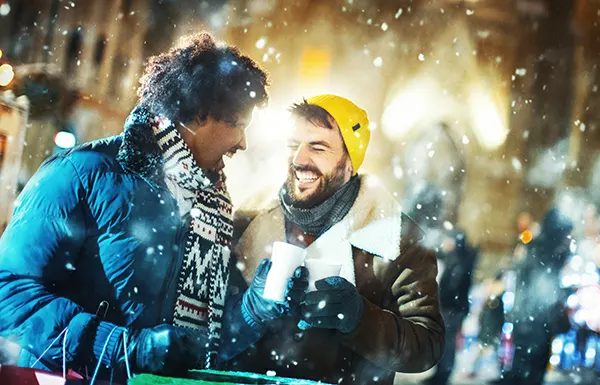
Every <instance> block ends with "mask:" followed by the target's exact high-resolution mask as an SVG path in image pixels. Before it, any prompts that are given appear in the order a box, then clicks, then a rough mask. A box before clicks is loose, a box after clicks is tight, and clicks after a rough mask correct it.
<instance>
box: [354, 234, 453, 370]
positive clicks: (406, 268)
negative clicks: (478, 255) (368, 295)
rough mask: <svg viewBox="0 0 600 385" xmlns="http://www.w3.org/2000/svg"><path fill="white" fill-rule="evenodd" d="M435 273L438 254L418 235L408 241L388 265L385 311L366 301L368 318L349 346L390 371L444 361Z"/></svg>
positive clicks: (417, 367)
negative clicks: (441, 359) (421, 242)
mask: <svg viewBox="0 0 600 385" xmlns="http://www.w3.org/2000/svg"><path fill="white" fill-rule="evenodd" d="M404 239H405V238H404V237H403V240H404ZM436 275H437V264H436V258H435V254H434V253H433V251H432V250H429V249H426V248H424V247H423V246H421V245H420V244H419V243H418V242H417V240H416V238H415V237H414V236H410V237H409V239H408V240H407V241H403V246H402V247H401V253H400V256H399V257H398V258H397V259H396V260H395V261H394V262H392V263H390V266H389V271H388V274H387V276H388V277H387V279H388V281H387V282H389V285H388V286H389V290H390V292H389V293H388V300H387V301H385V303H384V304H383V306H381V307H380V306H377V305H375V304H373V303H371V302H370V301H368V300H367V299H364V305H365V306H364V315H363V319H362V321H361V322H360V324H359V326H358V328H357V329H356V330H355V331H354V332H352V333H351V334H349V335H346V336H344V337H343V338H344V343H346V344H347V345H348V346H350V347H351V348H352V349H353V350H354V351H355V352H356V353H358V354H359V355H361V356H363V357H364V358H366V359H367V360H369V361H371V362H372V363H374V364H375V365H377V366H379V367H381V368H384V369H387V370H390V371H394V372H404V373H417V372H423V371H426V370H428V369H430V368H432V367H433V366H434V365H435V364H437V362H438V361H439V360H440V358H441V357H442V353H443V351H444V337H445V327H444V321H443V319H442V316H441V313H440V305H439V299H438V288H437V282H436V279H435V278H436Z"/></svg>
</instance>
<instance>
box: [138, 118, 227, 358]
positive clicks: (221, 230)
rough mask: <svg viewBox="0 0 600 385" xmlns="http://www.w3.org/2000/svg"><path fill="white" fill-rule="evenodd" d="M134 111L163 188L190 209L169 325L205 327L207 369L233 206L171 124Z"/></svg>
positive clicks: (213, 352)
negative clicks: (153, 143)
mask: <svg viewBox="0 0 600 385" xmlns="http://www.w3.org/2000/svg"><path fill="white" fill-rule="evenodd" d="M139 110H143V109H141V108H138V109H136V111H134V114H132V116H139V117H140V119H139V121H138V122H137V123H136V124H141V125H148V124H149V125H150V126H151V127H152V130H153V132H154V135H155V137H156V139H157V141H158V144H159V146H160V149H161V152H162V154H163V161H164V167H163V170H164V172H165V176H166V180H165V182H166V183H167V186H169V190H170V191H171V193H173V196H175V197H177V199H178V201H177V203H178V206H180V207H181V206H183V205H185V206H189V207H191V209H190V213H191V220H190V226H189V231H188V234H189V235H188V240H187V242H186V245H185V250H184V261H183V264H182V268H181V272H180V273H179V281H178V284H177V300H176V301H175V309H174V316H173V324H174V325H177V326H181V327H185V328H190V329H196V330H203V331H206V329H207V328H208V330H209V342H208V343H209V351H208V354H207V357H206V366H207V367H209V368H211V367H214V366H215V365H216V359H217V354H218V350H219V345H220V344H221V325H222V318H223V308H224V307H225V297H226V295H227V286H228V284H229V264H230V262H229V258H230V254H231V251H230V246H231V237H232V235H233V206H232V204H231V199H230V197H229V193H228V191H227V188H226V186H225V183H224V182H223V179H224V177H220V178H219V179H217V180H216V182H213V181H212V180H211V178H210V177H209V175H208V174H207V173H204V171H203V170H202V169H201V168H200V167H199V166H198V164H197V163H196V161H195V160H194V156H193V155H192V152H191V151H190V149H189V147H188V146H187V145H186V144H185V142H184V141H183V138H182V137H181V135H179V132H178V131H177V128H175V124H174V123H173V122H172V121H171V120H170V119H168V118H166V117H162V116H157V117H151V118H150V119H149V120H147V119H145V117H146V115H147V114H146V113H144V111H139ZM138 111H139V112H138ZM209 174H210V173H209ZM213 174H214V173H213ZM220 176H222V174H221V175H220Z"/></svg>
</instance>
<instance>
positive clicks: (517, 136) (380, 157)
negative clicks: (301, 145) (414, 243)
mask: <svg viewBox="0 0 600 385" xmlns="http://www.w3.org/2000/svg"><path fill="white" fill-rule="evenodd" d="M599 20H600V0H319V1H317V0H205V1H198V0H103V1H92V0H85V1H84V0H72V1H67V0H20V1H19V0H0V55H1V56H0V180H1V184H0V226H5V224H6V222H7V221H8V219H9V218H10V213H11V211H12V205H13V201H14V197H15V196H16V194H18V192H19V191H20V189H21V188H22V187H23V186H24V184H25V183H26V182H27V181H28V179H29V178H30V177H31V175H32V174H33V173H34V172H35V171H36V170H37V168H38V167H39V165H40V164H41V163H42V162H43V161H44V159H46V158H47V157H49V156H51V155H52V154H53V153H56V152H57V151H61V150H62V149H64V148H70V147H72V146H74V145H76V144H79V143H83V142H86V141H90V140H93V139H97V138H101V137H105V136H110V135H118V134H119V133H120V132H121V131H122V126H123V122H124V120H125V118H126V116H127V114H128V113H129V112H130V111H131V109H132V108H133V106H134V105H135V103H136V94H135V90H136V87H137V84H138V83H137V82H138V79H139V77H140V75H141V69H142V66H143V63H144V61H145V59H146V58H147V57H149V56H150V55H153V54H157V53H160V52H161V51H163V50H166V49H167V48H168V47H169V46H170V45H171V44H172V43H173V41H174V40H176V39H177V38H178V37H179V36H182V35H185V34H188V33H192V32H197V31H200V30H208V31H210V32H212V33H214V34H215V36H216V37H217V38H220V39H223V40H226V41H228V42H230V43H234V44H236V45H238V46H239V48H240V49H241V50H242V51H243V52H245V53H247V54H249V55H250V56H252V57H253V58H255V59H256V60H257V61H259V62H260V63H261V64H262V65H263V66H264V67H265V68H266V69H267V70H268V71H269V72H270V74H271V77H272V87H271V105H270V107H269V108H267V109H266V110H263V111H259V112H258V113H257V116H256V117H255V121H254V123H253V125H252V126H251V127H250V129H249V131H248V141H249V149H248V151H246V152H245V153H243V154H241V155H238V156H237V157H236V158H235V159H232V160H230V161H229V162H228V164H227V168H226V172H227V174H228V178H229V179H228V182H229V188H230V191H231V194H232V197H233V200H234V203H235V204H236V206H238V207H239V206H240V205H242V204H244V202H249V200H250V202H258V201H259V199H257V198H256V196H257V194H258V193H259V192H260V191H265V190H267V191H268V190H269V189H270V188H277V187H278V186H279V184H280V183H281V181H282V180H283V175H284V172H285V168H286V166H285V146H284V145H283V140H284V137H285V129H284V126H285V124H286V119H285V118H286V114H285V108H286V106H288V105H289V104H290V103H291V102H293V101H297V100H299V99H301V98H302V97H309V96H311V95H313V94H316V93H320V92H331V93H338V94H341V95H344V96H347V97H349V98H351V99H353V100H354V101H356V102H357V103H358V104H359V105H361V106H363V107H364V108H365V109H366V110H367V111H368V112H369V115H370V119H371V122H372V129H373V130H374V132H373V135H372V142H371V145H370V148H369V151H368V153H367V158H366V162H365V166H364V170H363V171H364V172H368V173H372V174H376V175H377V176H379V178H380V179H381V181H382V182H383V183H384V184H385V185H386V186H387V188H388V189H389V190H390V191H392V192H393V193H394V195H395V196H397V198H398V201H399V202H400V203H402V204H403V206H404V208H405V210H406V211H407V212H411V213H413V214H414V215H415V216H422V217H423V218H424V219H423V221H422V223H425V222H427V227H429V228H431V229H437V232H435V231H434V232H433V234H434V236H433V237H432V238H433V241H432V242H434V247H437V248H438V249H439V252H440V255H444V253H451V252H452V251H453V250H455V244H453V243H452V242H450V244H448V242H449V241H454V238H453V237H454V235H455V234H457V233H463V232H464V234H466V239H468V244H469V245H470V247H473V249H474V250H476V254H477V257H476V263H474V265H473V269H472V272H471V273H469V284H468V287H467V292H468V294H467V295H468V303H469V313H468V316H467V317H466V318H465V321H464V323H463V325H462V329H461V331H460V333H459V334H458V336H457V349H458V355H457V365H456V368H455V372H454V377H453V378H454V379H455V381H456V383H463V382H464V383H482V381H483V380H482V378H490V379H491V378H495V377H497V376H498V375H499V374H500V373H501V371H502V369H503V368H504V367H505V366H506V365H508V366H510V365H511V357H512V354H514V346H513V345H512V343H511V332H512V326H513V324H512V321H511V318H510V310H511V307H512V303H513V302H514V293H515V290H517V289H516V287H517V286H518V283H519V278H518V274H517V273H518V266H519V263H520V262H521V261H522V260H524V259H526V254H527V244H529V243H530V242H532V240H534V239H535V238H536V237H537V236H538V234H539V232H540V229H541V223H542V219H543V218H544V215H545V214H546V212H548V210H549V209H550V208H552V207H557V208H559V209H560V210H561V212H562V213H564V214H565V215H567V216H568V217H569V218H570V220H571V221H572V223H573V224H574V228H573V231H572V240H571V245H570V251H571V254H572V255H571V256H570V258H569V260H568V262H566V263H565V266H564V267H563V269H562V271H561V275H560V276H559V277H558V278H557V279H558V280H559V282H558V283H559V284H560V285H561V287H562V288H564V289H565V290H567V291H568V293H567V294H568V295H567V296H566V297H565V298H567V300H566V305H567V307H568V311H569V316H570V322H571V328H570V330H569V331H568V332H566V333H562V334H560V335H559V337H557V338H555V339H554V342H553V346H552V354H551V358H550V361H549V363H548V366H549V368H551V369H552V370H551V375H550V376H549V377H548V381H556V382H550V383H562V382H561V381H567V382H568V381H575V382H577V381H579V382H581V381H585V380H586V374H585V372H586V371H588V372H589V371H591V372H594V371H596V372H597V371H600V369H599V368H600V354H599V355H598V357H597V356H596V351H597V350H600V339H598V338H597V335H596V334H595V333H596V332H598V331H600V325H599V322H598V320H599V319H600V314H599V313H600V310H598V309H597V306H596V305H590V301H591V303H592V304H597V303H600V294H599V293H600V290H598V285H597V284H598V266H599V265H600V247H598V243H599V242H598V241H599V237H598V235H599V231H600V227H599V214H598V209H597V208H598V207H599V206H598V205H600V193H599V191H600V157H599V156H598V155H599V153H600V109H598V108H596V106H597V105H598V103H599V102H600V93H599V92H598V84H599V81H600V70H599V68H598V65H599V64H600V59H599V55H600V27H599V25H598V22H599ZM245 204H252V203H245ZM459 230H460V231H459ZM436 234H437V235H436ZM440 234H441V235H440ZM447 241H448V242H447ZM440 260H441V261H440V266H441V268H440V270H441V273H440V274H443V270H444V258H440ZM540 295H543V294H541V293H540ZM490 298H491V299H494V298H500V300H501V303H502V305H503V310H502V311H501V312H500V317H502V321H501V323H500V326H499V327H500V329H501V330H500V337H499V340H498V342H497V343H496V346H495V349H492V350H491V351H489V352H487V351H486V350H485V349H483V350H484V351H483V353H481V354H480V353H478V351H479V347H478V346H479V345H481V344H480V343H478V338H477V336H478V333H479V331H480V329H481V318H482V317H481V314H482V310H483V309H484V308H485V305H486V303H487V302H488V300H490ZM503 313H504V314H503ZM582 330H583V331H582ZM582 335H583V337H582ZM582 341H583V342H582ZM478 344H479V345H478ZM511 349H512V350H511ZM599 353H600V352H599ZM478 357H479V358H478ZM0 361H1V360H0ZM476 361H477V363H476ZM479 361H481V362H479ZM474 367H477V368H479V369H477V370H476V373H474V369H473V368H474ZM421 377H422V376H421ZM421 377H419V376H398V383H403V381H408V382H412V381H417V380H419V379H420V378H421ZM425 377H426V376H425ZM582 379H583V380H582ZM592 381H595V380H592ZM590 383H594V382H590Z"/></svg>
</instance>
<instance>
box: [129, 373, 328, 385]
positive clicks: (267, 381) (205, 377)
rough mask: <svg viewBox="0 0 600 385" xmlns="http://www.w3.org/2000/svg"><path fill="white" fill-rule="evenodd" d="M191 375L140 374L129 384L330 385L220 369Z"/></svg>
mask: <svg viewBox="0 0 600 385" xmlns="http://www.w3.org/2000/svg"><path fill="white" fill-rule="evenodd" d="M190 377H191V378H189V379H188V378H170V377H160V376H154V375H151V374H140V375H138V376H136V377H134V378H132V379H131V380H129V385H257V384H258V385H328V384H325V383H324V382H318V381H309V380H300V379H294V378H285V377H275V376H266V375H262V374H256V373H243V372H222V371H218V370H194V371H191V372H190Z"/></svg>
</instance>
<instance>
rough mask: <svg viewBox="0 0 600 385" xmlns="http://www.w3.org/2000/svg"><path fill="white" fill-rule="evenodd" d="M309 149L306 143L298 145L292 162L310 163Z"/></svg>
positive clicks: (297, 164) (299, 163)
mask: <svg viewBox="0 0 600 385" xmlns="http://www.w3.org/2000/svg"><path fill="white" fill-rule="evenodd" d="M308 162H309V159H308V149H307V148H306V146H305V145H304V144H301V145H299V146H298V148H297V149H296V151H295V152H294V154H293V157H292V164H294V165H296V166H301V165H305V164H308Z"/></svg>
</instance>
